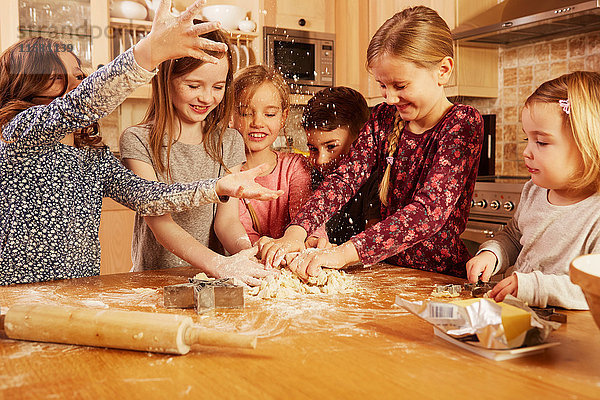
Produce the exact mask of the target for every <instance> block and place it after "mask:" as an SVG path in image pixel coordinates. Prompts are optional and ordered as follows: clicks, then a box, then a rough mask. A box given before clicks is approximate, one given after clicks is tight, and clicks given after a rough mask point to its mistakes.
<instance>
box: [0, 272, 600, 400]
mask: <svg viewBox="0 0 600 400" xmlns="http://www.w3.org/2000/svg"><path fill="white" fill-rule="evenodd" d="M195 272H196V271H194V270H193V269H191V268H175V269H170V270H157V271H146V272H141V273H124V274H114V275H103V276H98V277H90V278H81V279H72V280H65V281H55V282H47V283H39V284H29V285H15V286H8V287H0V306H1V307H2V313H6V310H7V307H10V306H12V305H13V304H17V303H23V302H27V303H46V304H57V305H72V306H82V307H99V308H111V309H124V310H139V311H149V312H166V313H179V314H186V315H189V316H191V317H192V318H193V319H194V320H195V321H197V322H199V323H201V324H203V325H204V326H206V327H209V328H214V329H221V330H224V331H237V332H240V333H247V334H254V335H258V336H259V340H258V345H257V348H256V349H255V350H246V349H243V350H242V349H226V348H208V347H201V346H193V347H192V351H191V352H190V353H188V354H187V355H183V356H174V355H164V354H155V353H146V352H136V351H126V350H115V349H105V348H93V347H83V346H71V345H63V344H52V343H39V342H25V341H16V340H10V339H7V338H6V336H5V335H3V334H2V335H0V376H1V377H2V379H0V398H6V399H17V398H18V399H21V398H32V399H45V398H86V399H87V398H89V399H99V398H111V399H137V398H186V397H190V398H191V397H195V398H236V399H237V398H248V399H255V398H257V399H290V398H311V399H316V398H319V399H321V398H329V399H332V398H335V399H339V398H407V399H416V398H419V399H440V398H450V399H464V398H471V399H495V400H496V399H511V398H514V399H523V398H543V399H566V398H576V399H592V398H595V399H598V398H600V331H599V330H598V328H597V327H596V326H595V324H594V322H593V320H592V316H591V314H590V313H589V312H587V311H579V312H575V311H566V312H565V313H566V314H567V315H568V323H567V324H566V325H563V326H561V327H560V328H559V329H558V330H557V331H555V332H553V333H552V334H551V336H550V338H549V341H551V342H556V341H558V342H560V345H558V346H556V347H552V348H549V349H547V350H546V351H545V352H544V353H541V354H537V355H532V356H529V357H525V358H519V359H514V360H508V361H501V362H495V361H491V360H488V359H485V358H482V357H480V356H477V355H475V354H472V353H470V352H467V351H465V350H462V349H460V348H457V347H455V346H453V345H451V344H449V343H447V342H445V341H443V340H441V339H440V338H437V337H436V336H434V334H433V328H432V327H431V326H430V325H429V324H427V323H425V322H423V321H421V320H420V319H419V318H417V317H416V316H414V315H412V314H410V313H408V312H406V311H405V310H403V309H401V308H398V307H395V306H392V303H393V301H394V298H395V296H396V295H400V296H402V297H403V298H405V299H408V300H415V299H424V298H428V297H429V295H430V294H431V291H432V288H433V285H435V284H448V283H461V281H460V280H459V279H456V278H452V277H448V276H444V275H438V274H434V273H428V272H423V271H416V270H411V269H405V268H397V267H390V266H386V265H378V266H374V267H370V268H360V269H355V270H352V271H351V274H352V275H353V276H354V278H355V281H356V285H357V288H358V291H357V292H356V293H353V294H349V295H338V296H325V295H323V296H311V295H307V296H305V297H302V298H296V299H284V300H261V299H256V298H248V297H247V298H246V308H245V309H243V310H219V311H211V312H209V313H206V314H202V315H197V314H196V313H195V312H194V311H193V310H173V309H171V310H167V309H165V308H164V307H163V306H162V287H163V286H165V285H171V284H176V283H182V282H186V281H187V278H188V277H191V276H193V275H194V274H195ZM463 293H464V294H466V293H465V292H463Z"/></svg>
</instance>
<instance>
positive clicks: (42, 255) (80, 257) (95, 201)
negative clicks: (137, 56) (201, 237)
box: [0, 50, 218, 285]
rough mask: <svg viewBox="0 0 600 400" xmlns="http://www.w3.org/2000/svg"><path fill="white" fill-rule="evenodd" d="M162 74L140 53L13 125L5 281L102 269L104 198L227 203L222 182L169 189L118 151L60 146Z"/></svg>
mask: <svg viewBox="0 0 600 400" xmlns="http://www.w3.org/2000/svg"><path fill="white" fill-rule="evenodd" d="M152 76H154V73H152V72H148V71H146V70H144V69H143V68H141V67H140V66H139V65H137V63H136V62H135V60H134V57H133V52H132V50H129V51H127V52H125V53H123V54H122V55H121V56H119V57H117V58H116V59H115V60H114V61H113V62H111V63H110V64H108V65H106V66H105V67H103V68H101V69H99V70H98V71H96V72H95V73H94V74H92V75H90V76H89V77H88V78H86V79H85V80H84V81H83V82H81V84H80V85H79V86H78V87H77V88H75V89H74V90H73V91H71V92H69V93H68V94H66V95H65V96H64V97H61V98H57V99H55V100H54V101H53V102H52V103H50V104H49V105H42V106H35V107H31V108H29V109H27V110H25V111H23V112H21V113H19V114H18V115H16V116H15V117H14V118H13V119H12V120H11V121H10V122H9V123H8V124H6V125H5V126H4V127H3V130H2V139H3V140H2V141H0V285H8V284H13V283H29V282H39V281H48V280H55V279H65V278H78V277H83V276H91V275H98V274H99V273H100V242H99V238H98V229H99V226H100V211H101V208H102V197H103V196H109V197H112V198H113V199H115V200H116V201H118V202H119V203H121V204H123V205H125V206H127V207H129V208H131V209H134V210H137V211H139V212H140V213H142V214H144V215H160V214H165V213H168V212H173V211H181V210H184V209H187V208H189V207H192V206H195V205H199V204H205V203H208V202H216V201H218V197H217V195H216V192H215V190H214V187H215V182H216V180H215V179H211V180H208V181H203V182H195V183H188V184H174V185H166V184H164V183H160V182H149V181H146V180H143V179H141V178H139V177H137V176H136V175H134V174H133V173H132V172H130V171H129V170H128V169H126V168H125V167H124V166H123V165H122V164H121V163H120V162H119V161H118V160H117V159H116V158H115V157H114V156H113V155H112V153H111V152H110V151H109V150H108V148H107V147H103V148H75V147H72V146H68V145H65V144H62V143H60V140H61V139H62V138H63V137H64V136H65V135H67V134H68V133H70V132H73V131H75V130H77V129H79V128H82V127H85V126H88V125H90V124H92V123H93V122H95V121H97V120H98V119H100V118H102V117H104V116H106V115H107V114H108V113H110V112H111V111H112V110H113V109H114V108H115V107H116V106H118V105H119V104H120V103H121V102H122V101H123V100H125V98H126V97H127V96H128V95H129V93H131V92H132V91H133V90H134V89H135V88H136V87H138V86H139V85H141V84H143V83H146V82H148V81H149V80H150V79H151V78H152Z"/></svg>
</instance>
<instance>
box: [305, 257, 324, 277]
mask: <svg viewBox="0 0 600 400" xmlns="http://www.w3.org/2000/svg"><path fill="white" fill-rule="evenodd" d="M321 272H323V269H322V268H321V265H320V262H319V259H318V257H315V258H313V259H312V260H311V262H310V263H309V264H308V267H307V269H306V273H307V274H308V275H309V276H315V277H316V276H319V275H320V274H321Z"/></svg>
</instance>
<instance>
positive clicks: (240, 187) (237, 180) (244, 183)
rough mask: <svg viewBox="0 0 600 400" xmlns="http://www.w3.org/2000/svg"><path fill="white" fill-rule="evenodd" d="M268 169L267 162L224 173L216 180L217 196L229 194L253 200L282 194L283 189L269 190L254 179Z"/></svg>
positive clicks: (272, 198)
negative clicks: (247, 168) (239, 170)
mask: <svg viewBox="0 0 600 400" xmlns="http://www.w3.org/2000/svg"><path fill="white" fill-rule="evenodd" d="M268 170H269V166H268V164H266V163H265V164H261V165H259V166H258V167H254V168H251V169H249V170H247V171H242V172H236V173H233V174H229V175H226V176H224V177H222V178H221V179H219V180H218V181H217V185H216V187H215V190H216V191H217V194H218V195H219V196H231V197H238V198H240V199H241V198H244V199H255V200H275V199H276V198H278V197H279V196H281V195H282V194H283V190H271V189H267V188H266V187H264V186H262V185H259V184H258V183H256V182H255V181H254V179H255V178H256V177H257V176H259V175H260V174H262V173H264V172H267V171H268Z"/></svg>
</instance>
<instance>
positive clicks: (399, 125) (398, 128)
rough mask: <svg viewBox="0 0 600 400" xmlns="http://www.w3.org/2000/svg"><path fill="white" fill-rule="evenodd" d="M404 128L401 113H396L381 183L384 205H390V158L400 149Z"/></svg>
mask: <svg viewBox="0 0 600 400" xmlns="http://www.w3.org/2000/svg"><path fill="white" fill-rule="evenodd" d="M402 129H404V121H403V120H402V119H401V118H400V116H399V115H396V119H395V120H394V129H392V132H390V134H389V135H388V138H387V140H388V152H387V157H386V160H385V161H386V163H387V166H386V167H385V172H384V174H383V178H382V179H381V183H379V200H381V204H383V205H384V206H387V205H388V192H389V189H390V174H391V170H392V163H391V162H388V159H389V158H392V159H393V157H394V154H395V153H396V150H397V149H398V142H399V141H400V134H401V133H402Z"/></svg>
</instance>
